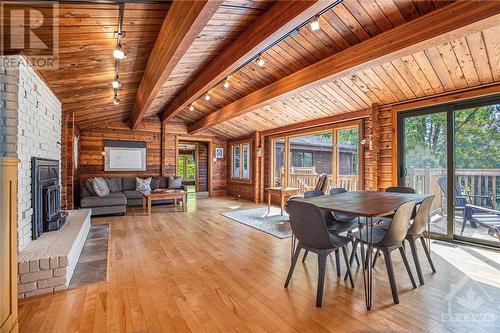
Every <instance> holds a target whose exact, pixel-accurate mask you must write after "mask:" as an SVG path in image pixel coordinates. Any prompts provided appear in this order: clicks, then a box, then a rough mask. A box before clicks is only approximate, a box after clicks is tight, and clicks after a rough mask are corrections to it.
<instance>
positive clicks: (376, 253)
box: [372, 249, 380, 268]
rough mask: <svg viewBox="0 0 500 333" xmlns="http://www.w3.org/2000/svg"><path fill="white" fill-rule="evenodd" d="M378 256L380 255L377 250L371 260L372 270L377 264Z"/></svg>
mask: <svg viewBox="0 0 500 333" xmlns="http://www.w3.org/2000/svg"><path fill="white" fill-rule="evenodd" d="M379 255H380V250H379V249H377V252H375V258H373V264H372V268H373V267H375V264H376V263H377V258H378V256H379Z"/></svg>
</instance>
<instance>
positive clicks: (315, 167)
mask: <svg viewBox="0 0 500 333" xmlns="http://www.w3.org/2000/svg"><path fill="white" fill-rule="evenodd" d="M360 129H361V122H350V123H344V124H339V125H335V126H332V127H330V128H326V127H323V129H322V130H319V131H296V132H293V133H290V134H289V135H287V136H284V137H283V136H280V137H276V138H271V152H272V156H271V161H270V163H271V175H270V176H271V177H270V186H278V187H279V186H283V187H285V186H289V187H297V188H300V189H301V190H302V191H304V192H305V191H307V190H310V189H313V188H314V187H315V186H316V183H317V181H318V178H319V176H320V175H321V174H323V173H325V174H327V175H328V178H329V183H330V187H344V188H346V189H347V190H348V191H355V190H358V189H359V188H360V184H359V181H360V180H359V170H360V169H359V167H360V163H361V161H360V155H359V152H358V145H359V142H360V137H361V135H362V134H361V130H360Z"/></svg>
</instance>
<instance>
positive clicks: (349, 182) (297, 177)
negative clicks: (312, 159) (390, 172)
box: [288, 173, 359, 192]
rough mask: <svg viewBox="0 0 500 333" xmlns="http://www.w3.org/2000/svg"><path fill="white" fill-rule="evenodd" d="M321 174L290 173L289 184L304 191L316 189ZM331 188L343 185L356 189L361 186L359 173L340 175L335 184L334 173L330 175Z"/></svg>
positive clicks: (346, 187) (348, 188) (349, 189)
mask: <svg viewBox="0 0 500 333" xmlns="http://www.w3.org/2000/svg"><path fill="white" fill-rule="evenodd" d="M319 176H320V175H304V174H296V173H290V174H289V175H288V186H289V187H297V188H300V189H301V190H302V191H303V192H305V191H307V190H311V189H314V187H316V183H317V182H318V179H319ZM328 180H329V182H330V184H329V185H330V188H333V187H343V188H345V189H346V190H348V191H356V190H357V189H358V188H359V187H358V184H359V179H358V176H357V175H339V177H338V180H337V183H336V184H334V181H333V178H332V175H328Z"/></svg>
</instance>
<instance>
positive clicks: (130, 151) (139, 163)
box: [104, 140, 147, 172]
mask: <svg viewBox="0 0 500 333" xmlns="http://www.w3.org/2000/svg"><path fill="white" fill-rule="evenodd" d="M146 156H147V145H146V142H143V141H121V140H105V141H104V171H121V172H124V171H146V167H147V163H146Z"/></svg>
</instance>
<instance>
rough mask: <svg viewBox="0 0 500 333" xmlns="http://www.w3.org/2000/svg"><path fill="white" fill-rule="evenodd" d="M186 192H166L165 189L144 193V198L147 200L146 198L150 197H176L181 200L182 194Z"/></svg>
mask: <svg viewBox="0 0 500 333" xmlns="http://www.w3.org/2000/svg"><path fill="white" fill-rule="evenodd" d="M186 193H187V192H186V191H184V190H168V189H165V190H162V191H156V192H155V191H151V192H149V193H144V196H145V197H146V198H147V197H151V198H160V197H161V198H174V197H177V198H181V197H182V196H183V195H184V194H186Z"/></svg>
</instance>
